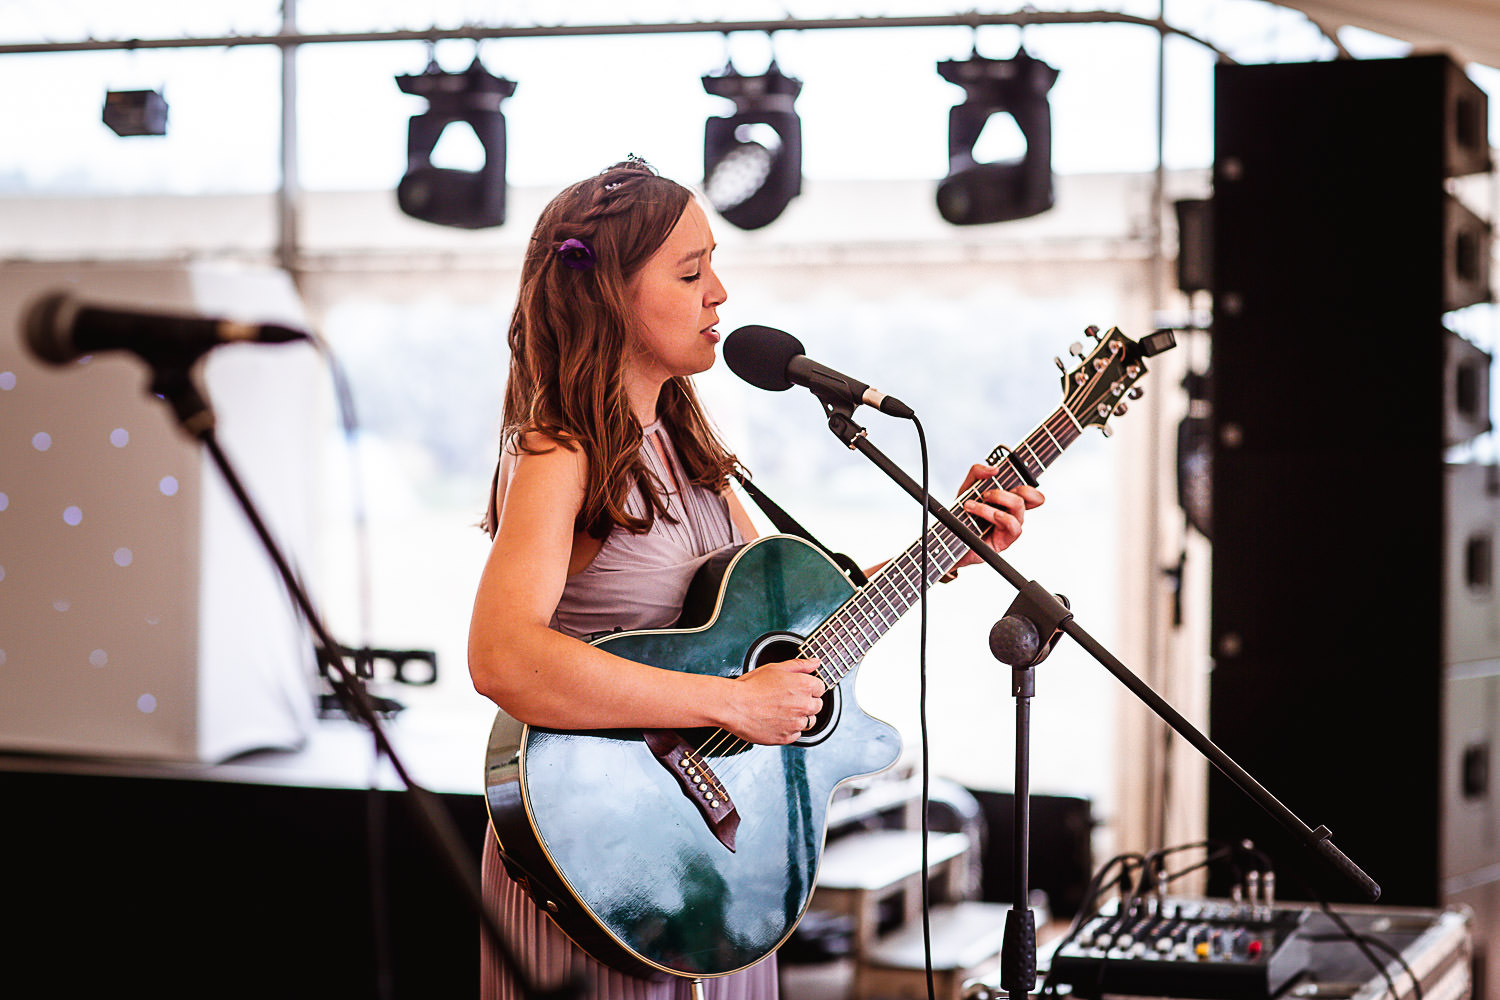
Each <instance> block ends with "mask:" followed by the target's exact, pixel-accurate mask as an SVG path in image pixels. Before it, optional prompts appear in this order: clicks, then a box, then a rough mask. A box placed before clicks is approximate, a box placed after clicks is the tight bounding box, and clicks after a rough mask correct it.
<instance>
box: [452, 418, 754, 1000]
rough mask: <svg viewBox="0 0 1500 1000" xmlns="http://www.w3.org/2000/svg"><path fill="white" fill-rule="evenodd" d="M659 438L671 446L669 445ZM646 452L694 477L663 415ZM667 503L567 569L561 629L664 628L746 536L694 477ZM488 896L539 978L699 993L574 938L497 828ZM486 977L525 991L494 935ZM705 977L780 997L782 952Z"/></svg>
mask: <svg viewBox="0 0 1500 1000" xmlns="http://www.w3.org/2000/svg"><path fill="white" fill-rule="evenodd" d="M654 441H659V442H660V444H661V445H662V450H661V452H658V450H657V448H656V447H655V446H654ZM663 452H664V453H665V455H666V463H665V464H664V463H663V458H662V453H663ZM641 458H642V460H643V461H644V462H645V463H646V467H647V468H648V469H650V470H651V472H652V473H653V474H654V475H655V476H656V477H657V478H658V479H659V480H660V481H661V482H662V483H664V484H667V485H668V487H669V489H670V488H671V485H672V484H674V483H686V482H687V475H686V473H685V472H684V471H683V469H682V465H681V463H680V462H679V461H678V459H677V453H676V451H675V449H674V448H673V447H672V442H671V439H670V438H669V437H668V436H667V434H666V432H665V431H664V430H662V428H661V425H660V423H655V424H652V425H650V426H649V427H646V428H645V439H644V440H643V441H642V443H641ZM515 461H516V457H515V455H514V454H512V453H511V452H510V451H509V450H507V451H506V453H505V454H504V456H502V459H501V464H500V478H499V495H500V496H502V497H503V496H504V491H505V485H506V483H507V482H508V481H509V477H510V474H511V471H512V470H513V469H514V467H515ZM643 506H644V502H643V500H642V498H641V497H640V495H639V494H632V496H631V497H630V501H629V503H628V504H627V509H628V510H629V511H630V512H631V513H632V514H637V515H638V514H641V513H642V512H643V511H642V508H643ZM666 506H667V512H668V516H667V517H660V516H658V517H657V518H656V520H655V522H654V523H653V524H652V527H651V530H650V531H648V532H646V533H645V534H643V535H635V534H631V533H630V532H628V531H620V530H616V531H612V532H611V533H610V535H609V537H608V538H606V539H605V541H604V545H603V547H602V548H601V549H600V550H599V554H598V555H597V556H595V557H594V561H593V562H592V563H590V564H589V566H588V568H587V569H585V570H583V571H582V572H581V573H578V574H576V575H574V576H572V577H569V578H568V582H567V584H566V586H565V587H564V589H563V594H562V598H561V600H559V601H558V604H557V610H556V612H554V614H553V617H552V627H553V628H555V629H557V630H558V631H560V632H563V633H565V634H567V635H571V636H574V637H576V638H587V637H588V636H590V635H593V634H594V633H598V632H607V631H609V630H611V629H614V628H622V629H626V630H634V629H644V628H661V627H663V626H666V625H670V624H671V623H672V622H674V621H676V620H677V616H678V615H679V614H680V612H681V610H682V599H683V596H684V595H685V594H686V593H687V588H688V584H689V583H690V582H691V581H692V578H693V574H695V573H696V572H697V571H698V569H699V567H701V566H702V565H703V563H704V562H706V561H707V560H708V558H709V557H710V556H711V555H713V553H715V552H717V551H718V550H720V549H722V548H724V547H725V546H728V545H734V544H737V543H739V542H742V541H743V540H744V539H743V538H742V537H741V535H740V532H739V531H738V529H736V528H735V526H734V524H733V523H732V522H731V521H730V518H729V507H728V505H727V504H726V503H725V501H724V498H723V497H721V496H718V495H717V494H715V493H713V492H711V491H709V490H705V489H702V488H701V487H697V486H692V485H689V486H687V487H686V488H685V489H682V490H672V491H670V492H669V493H668V494H667V496H666ZM622 863H624V859H622ZM484 897H485V903H486V905H487V906H489V907H491V909H492V910H493V912H494V913H495V914H496V915H497V916H498V918H499V920H500V926H501V927H502V928H503V929H504V930H506V931H507V933H508V935H509V937H510V942H511V948H512V950H513V951H515V953H516V956H517V959H518V960H519V961H520V962H521V963H523V964H524V965H525V967H526V969H527V970H528V972H529V973H530V975H531V976H532V978H533V980H534V981H535V982H536V983H537V985H538V986H541V987H547V986H552V985H556V984H557V983H558V982H560V981H561V979H562V977H563V976H565V975H568V974H571V973H573V972H575V971H577V970H580V969H581V970H582V971H583V976H584V979H585V981H586V982H587V983H588V984H589V985H588V987H587V989H586V990H585V992H584V996H585V997H587V998H588V1000H688V998H689V997H690V996H691V993H690V990H691V982H690V981H689V980H687V979H679V978H674V979H671V980H668V981H666V982H648V981H646V980H642V979H636V978H634V977H632V976H627V975H625V974H624V973H621V972H617V971H615V970H614V969H611V968H609V967H607V966H604V965H600V964H599V963H598V962H596V961H594V959H592V958H590V957H589V956H588V955H587V954H585V953H584V952H583V951H582V950H581V949H580V948H579V947H578V946H577V945H575V944H573V942H572V941H570V940H569V939H568V938H567V937H566V936H565V935H564V934H563V933H562V931H560V930H558V928H557V926H556V925H555V924H553V923H552V921H551V920H549V919H548V918H547V916H546V915H545V914H544V913H543V912H542V911H541V910H539V909H538V908H537V907H536V905H535V904H534V903H532V901H531V898H530V897H529V896H527V895H526V893H525V892H524V891H523V890H522V889H521V888H520V887H519V886H518V885H516V883H515V882H514V881H512V880H511V879H510V877H509V876H508V875H507V874H506V873H505V868H504V866H503V864H502V863H501V861H500V853H499V848H498V845H497V844H496V841H495V833H494V830H493V829H491V830H489V831H488V832H487V836H486V837H485V847H484ZM480 980H481V983H480V985H481V996H482V997H483V1000H521V995H520V992H519V991H518V990H517V989H516V986H515V984H514V983H513V982H512V981H511V980H510V978H509V977H508V976H507V975H506V974H505V972H504V971H503V970H502V968H501V964H500V957H499V955H498V954H497V953H496V951H495V950H494V949H493V948H491V947H490V946H489V945H488V943H487V941H486V943H484V944H483V946H482V955H481V966H480ZM704 986H705V989H706V991H707V994H708V996H709V998H710V1000H775V997H776V996H777V976H776V958H775V956H774V955H773V956H771V957H769V958H767V959H766V960H764V961H762V962H759V963H757V964H756V965H755V966H753V967H751V968H749V969H746V970H744V971H742V972H737V973H735V974H734V975H730V976H721V977H718V978H714V979H708V980H705V981H704Z"/></svg>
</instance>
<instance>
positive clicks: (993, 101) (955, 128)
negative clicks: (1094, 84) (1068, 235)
mask: <svg viewBox="0 0 1500 1000" xmlns="http://www.w3.org/2000/svg"><path fill="white" fill-rule="evenodd" d="M938 74H939V75H940V76H942V78H943V79H944V80H947V81H948V82H949V83H955V84H958V85H959V86H960V87H962V88H964V95H965V96H964V102H963V103H962V104H956V105H954V106H953V108H952V109H951V110H950V111H949V113H948V176H947V177H945V178H944V179H943V180H942V182H941V183H940V184H939V185H938V190H937V205H938V212H939V213H941V214H942V216H943V218H944V219H946V220H947V221H949V222H951V223H953V224H954V225H956V226H971V225H976V224H981V223H988V222H1008V221H1010V220H1012V219H1024V218H1027V217H1029V216H1033V215H1039V214H1040V213H1042V212H1045V211H1047V209H1049V208H1051V207H1052V203H1053V193H1052V110H1051V108H1050V107H1049V106H1048V104H1047V91H1049V90H1051V89H1052V85H1053V84H1054V83H1055V82H1057V70H1055V69H1053V68H1052V67H1051V66H1048V65H1047V64H1046V63H1044V62H1042V61H1041V60H1040V59H1034V58H1032V57H1031V56H1030V55H1028V54H1027V53H1026V51H1025V50H1024V49H1022V50H1021V51H1019V52H1017V53H1016V56H1015V58H1014V59H986V58H984V57H983V56H979V55H974V56H972V57H970V58H969V59H965V60H961V61H960V60H956V59H950V60H945V61H943V62H940V63H938ZM996 114H1009V115H1010V116H1011V117H1012V118H1014V119H1015V123H1016V127H1017V128H1019V129H1020V131H1021V135H1022V136H1023V137H1024V138H1025V140H1026V152H1025V154H1024V155H1022V156H1021V157H1020V158H1019V159H1017V160H1006V161H1000V162H994V163H980V162H978V161H976V160H975V158H974V144H975V143H976V142H977V141H978V140H979V136H980V133H981V132H983V131H984V127H985V125H986V124H988V122H989V120H990V118H991V116H993V115H996Z"/></svg>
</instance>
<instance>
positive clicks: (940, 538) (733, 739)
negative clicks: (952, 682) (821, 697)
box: [694, 339, 1124, 801]
mask: <svg viewBox="0 0 1500 1000" xmlns="http://www.w3.org/2000/svg"><path fill="white" fill-rule="evenodd" d="M1110 343H1111V346H1110V349H1109V352H1110V354H1111V355H1119V354H1120V353H1121V351H1120V349H1119V345H1117V344H1115V343H1114V341H1113V339H1111V342H1110ZM1101 346H1103V345H1102V343H1101ZM1096 353H1098V352H1096ZM1092 360H1094V359H1093V358H1089V359H1085V361H1084V363H1083V364H1081V365H1080V366H1079V368H1078V369H1077V370H1076V371H1075V372H1074V373H1073V375H1074V379H1076V375H1077V374H1078V373H1085V379H1084V381H1082V382H1078V381H1075V380H1074V379H1070V381H1072V382H1073V384H1072V387H1071V388H1070V389H1069V392H1068V393H1067V394H1066V395H1065V398H1064V402H1063V404H1062V406H1060V407H1059V408H1058V410H1057V411H1056V412H1055V413H1053V414H1052V415H1051V416H1050V417H1048V418H1047V419H1046V420H1044V421H1043V422H1042V423H1041V424H1040V425H1039V426H1038V427H1037V429H1036V430H1034V431H1032V433H1031V434H1029V435H1027V436H1026V438H1025V439H1024V440H1023V441H1022V447H1024V448H1025V450H1026V451H1027V452H1028V453H1030V455H1031V456H1032V460H1033V461H1034V463H1035V464H1036V466H1037V468H1036V469H1035V470H1031V469H1028V470H1027V471H1028V472H1030V473H1031V475H1032V478H1036V477H1037V476H1039V475H1040V474H1041V473H1042V472H1045V471H1046V469H1047V467H1048V466H1049V465H1050V464H1051V463H1052V462H1054V461H1056V460H1057V458H1058V457H1059V456H1061V455H1062V453H1063V451H1064V450H1065V449H1066V448H1067V447H1068V446H1069V445H1071V444H1072V443H1073V442H1074V441H1076V440H1077V439H1078V437H1080V436H1081V435H1082V433H1083V429H1084V424H1083V423H1082V422H1081V421H1080V420H1079V419H1078V416H1077V415H1075V413H1074V411H1073V407H1070V406H1069V403H1074V405H1076V403H1077V399H1078V398H1080V397H1081V398H1084V399H1086V398H1087V397H1088V396H1090V395H1091V394H1093V393H1095V392H1097V389H1098V383H1100V382H1102V381H1103V380H1104V379H1105V378H1106V377H1107V376H1108V375H1109V374H1110V368H1111V365H1110V364H1109V363H1108V362H1106V363H1105V364H1104V365H1102V366H1098V367H1094V370H1093V372H1092V373H1087V369H1088V368H1089V367H1090V365H1089V361H1092ZM1116 381H1117V382H1121V383H1122V385H1121V386H1120V389H1119V391H1116V392H1115V394H1116V395H1121V394H1122V393H1123V388H1124V387H1123V380H1120V379H1117V380H1116ZM1111 388H1112V389H1113V388H1114V383H1113V382H1112V383H1111ZM1102 398H1104V397H1103V396H1102V395H1101V399H1102ZM1098 409H1099V416H1100V417H1101V418H1103V419H1107V417H1108V415H1109V413H1110V411H1111V410H1112V409H1113V407H1110V406H1108V405H1107V400H1106V401H1105V402H1104V403H1101V404H1098ZM1062 418H1066V422H1064V421H1063V419H1062ZM1054 423H1056V424H1057V427H1056V430H1057V431H1058V432H1060V433H1061V437H1062V440H1059V436H1058V434H1057V433H1054V431H1053V428H1052V425H1053V424H1054ZM1039 434H1044V435H1045V436H1046V438H1047V439H1048V441H1049V442H1050V445H1051V447H1050V449H1049V448H1045V447H1044V450H1050V451H1051V452H1052V455H1051V458H1049V459H1045V460H1044V459H1043V458H1042V457H1041V456H1040V455H1038V454H1037V451H1036V448H1037V446H1038V445H1040V444H1041V441H1040V439H1039V438H1038V435H1039ZM1034 438H1037V439H1038V440H1037V441H1036V443H1035V444H1033V443H1032V442H1033V439H1034ZM1012 452H1013V453H1015V450H1014V449H1013V450H1012ZM991 457H992V461H991V462H990V464H992V465H999V466H1000V473H997V474H996V475H995V476H991V477H988V478H986V479H983V480H980V481H979V482H976V483H974V484H973V485H972V486H970V487H969V489H968V490H966V491H965V492H964V493H963V494H961V495H960V497H959V499H958V502H957V503H955V504H954V506H953V507H951V508H949V509H950V511H951V512H953V513H954V514H955V516H957V517H959V518H960V519H961V520H963V521H964V522H965V524H966V526H967V527H969V528H970V529H972V530H977V529H978V523H977V519H976V518H975V517H974V515H972V514H970V513H969V512H968V511H965V510H963V509H962V508H963V505H964V503H965V502H967V501H968V500H973V499H978V498H979V496H980V495H981V494H983V493H986V492H988V491H989V490H991V489H995V488H1000V489H1005V490H1013V489H1014V488H1015V487H1016V486H1018V485H1020V484H1021V482H1023V478H1022V477H1021V475H1020V473H1019V471H1018V470H1016V469H1015V468H1014V467H1013V466H1011V465H1010V464H1009V462H1008V461H1006V460H1005V459H1004V456H1003V454H1001V453H1000V450H999V449H998V448H997V449H996V450H995V451H994V452H992V453H991ZM1018 460H1019V461H1021V462H1022V464H1023V465H1024V464H1025V459H1024V458H1019V457H1018ZM934 535H935V536H937V538H936V542H937V544H938V545H939V546H940V547H941V550H942V554H943V555H944V557H945V560H948V559H951V560H953V562H949V563H947V565H946V566H944V568H943V569H941V570H938V571H936V573H934V572H933V569H932V567H933V566H934V565H942V563H943V562H944V561H945V560H940V561H939V562H938V563H931V562H929V567H928V569H929V576H930V579H929V580H928V581H927V583H928V586H929V587H930V586H931V584H932V583H933V582H934V580H936V579H937V578H939V577H941V576H942V575H944V574H945V573H947V572H948V571H949V570H951V569H952V568H953V566H954V565H955V564H956V563H957V561H958V560H959V559H961V558H962V554H963V551H964V550H965V549H966V548H967V546H966V545H965V544H964V543H963V541H962V540H961V539H960V538H959V537H958V536H957V535H956V534H954V533H953V532H952V531H951V530H949V529H948V528H947V526H945V525H943V524H942V523H939V524H937V525H936V526H934V527H933V528H932V529H931V530H930V531H929V532H928V533H927V536H928V545H929V548H930V547H931V546H932V544H933V542H934V539H933V538H932V537H931V536H934ZM920 545H921V540H920V539H919V540H918V541H917V542H915V543H913V544H912V546H910V547H908V548H907V550H906V551H905V552H903V553H902V554H901V555H900V556H897V557H896V558H895V559H893V560H891V562H890V563H888V564H887V565H886V566H885V567H884V568H883V569H882V570H881V572H880V573H877V574H876V576H875V578H874V579H873V580H871V581H869V583H868V584H867V585H866V586H865V587H864V588H861V589H860V590H859V591H857V592H856V593H855V594H854V595H852V596H851V597H850V599H849V600H848V601H846V602H845V603H844V604H843V605H842V606H841V607H840V608H839V609H838V610H836V611H835V612H834V613H833V614H832V615H830V616H829V618H828V619H827V620H825V621H824V623H823V624H822V625H820V626H818V628H817V629H816V630H814V632H813V634H812V635H811V636H809V637H808V638H807V639H806V640H805V641H804V642H803V643H802V645H801V646H800V647H799V648H798V654H799V656H806V655H809V654H811V655H813V656H816V657H818V659H819V660H820V663H819V666H818V669H817V670H815V671H814V672H813V674H814V676H816V677H817V678H818V679H819V680H820V681H822V682H823V685H824V687H825V689H827V690H832V689H833V687H834V686H835V685H837V684H840V683H842V682H843V680H844V678H845V677H847V676H848V675H849V673H850V672H851V671H852V670H853V669H854V668H855V666H857V665H858V663H859V662H860V660H861V659H862V658H863V655H864V653H865V652H868V650H869V649H870V648H871V647H873V645H874V643H875V642H876V641H878V640H879V639H880V637H881V636H882V635H883V634H884V631H885V629H877V630H875V634H874V635H873V636H867V635H866V634H865V631H864V627H863V625H864V622H865V621H868V620H869V615H868V611H867V610H866V611H865V614H864V616H863V619H862V620H861V619H860V618H855V621H856V623H857V624H858V625H859V635H858V637H859V638H860V639H868V640H869V641H868V643H867V644H866V646H865V649H864V650H863V651H861V652H859V653H857V654H855V655H854V656H852V657H851V658H850V659H849V662H848V663H840V662H838V661H839V659H840V658H841V657H843V656H846V655H848V653H849V649H850V648H852V646H851V644H849V643H848V642H847V640H845V641H844V642H843V643H836V644H835V645H833V646H829V647H827V648H823V649H819V648H815V647H816V646H818V645H820V644H821V643H822V642H823V640H824V637H825V633H827V632H829V631H831V630H837V629H841V628H843V629H845V633H846V635H848V636H850V637H853V635H854V633H853V632H851V631H849V630H848V629H847V628H846V626H845V621H846V620H847V619H849V618H851V617H854V615H853V612H854V611H857V610H861V608H860V603H861V599H864V604H866V605H868V604H872V603H873V601H872V600H870V599H869V598H870V595H871V594H872V593H876V594H881V593H884V594H885V596H886V598H887V601H888V602H889V597H890V595H889V590H890V589H892V588H899V587H901V586H902V585H903V584H905V585H907V586H908V587H911V588H915V583H914V582H912V581H909V580H907V579H906V577H907V575H908V573H909V570H910V567H909V566H907V565H906V564H907V563H910V562H911V557H912V554H913V553H914V552H920ZM953 546H957V553H956V554H955V551H953V548H952V547H953ZM898 570H899V573H900V577H899V578H898V577H897V575H896V572H895V571H898ZM916 574H917V577H918V578H920V577H921V571H920V569H917V570H916ZM896 593H897V595H898V596H899V597H901V598H902V599H903V600H904V601H906V602H907V603H906V607H905V608H902V609H901V610H900V611H898V612H896V615H895V618H894V619H893V620H892V621H890V622H886V621H885V616H884V614H883V613H882V614H881V621H882V623H883V624H884V625H885V626H886V628H887V629H888V628H889V627H890V626H891V625H894V624H895V622H897V621H899V620H900V619H901V616H902V615H903V614H904V613H905V611H906V610H908V609H909V608H910V607H911V604H912V603H913V602H914V601H915V600H916V599H917V597H918V596H920V589H915V590H914V591H908V590H904V589H898V590H897V591H896ZM876 607H877V610H878V609H879V607H880V606H879V605H877V606H876ZM830 660H832V661H833V662H834V665H835V668H836V673H833V674H828V673H825V668H826V664H827V663H828V661H830ZM726 741H727V742H726ZM755 746H756V744H753V743H750V742H749V741H748V740H744V739H742V738H740V737H737V736H734V735H733V734H732V733H730V732H728V731H727V730H724V729H716V730H715V731H714V732H713V733H711V734H710V736H709V738H708V739H707V740H706V741H705V742H704V743H703V744H702V745H700V746H699V747H698V748H697V750H696V751H694V753H696V754H697V755H698V756H699V757H700V758H701V760H702V765H701V766H702V769H703V770H704V771H705V772H706V774H707V775H708V777H709V780H711V781H713V783H714V787H715V789H716V790H717V791H718V792H719V793H720V794H721V795H722V796H724V798H725V800H726V801H733V800H732V799H729V798H728V795H727V793H726V792H725V790H724V787H723V781H724V780H727V777H728V776H731V775H734V774H737V773H739V772H740V771H742V770H744V768H745V767H746V766H748V765H743V764H742V765H741V766H739V767H733V766H728V767H725V768H724V769H723V775H724V777H722V778H721V776H720V775H719V774H716V773H715V772H714V771H713V770H711V769H709V768H708V766H707V758H708V757H710V756H716V755H717V756H728V755H730V754H736V755H738V754H740V753H741V751H743V750H747V749H754V748H755Z"/></svg>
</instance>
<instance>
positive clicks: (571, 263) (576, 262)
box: [554, 239, 594, 271]
mask: <svg viewBox="0 0 1500 1000" xmlns="http://www.w3.org/2000/svg"><path fill="white" fill-rule="evenodd" d="M554 252H555V253H556V254H557V256H558V259H560V260H561V261H562V262H563V265H564V266H566V267H570V268H572V269H573V270H575V271H587V270H588V269H589V268H591V267H593V266H594V248H593V247H591V246H589V245H588V244H587V243H585V242H584V241H583V240H579V239H566V240H563V241H562V242H561V243H559V244H558V245H557V249H556V250H555V251H554Z"/></svg>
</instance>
